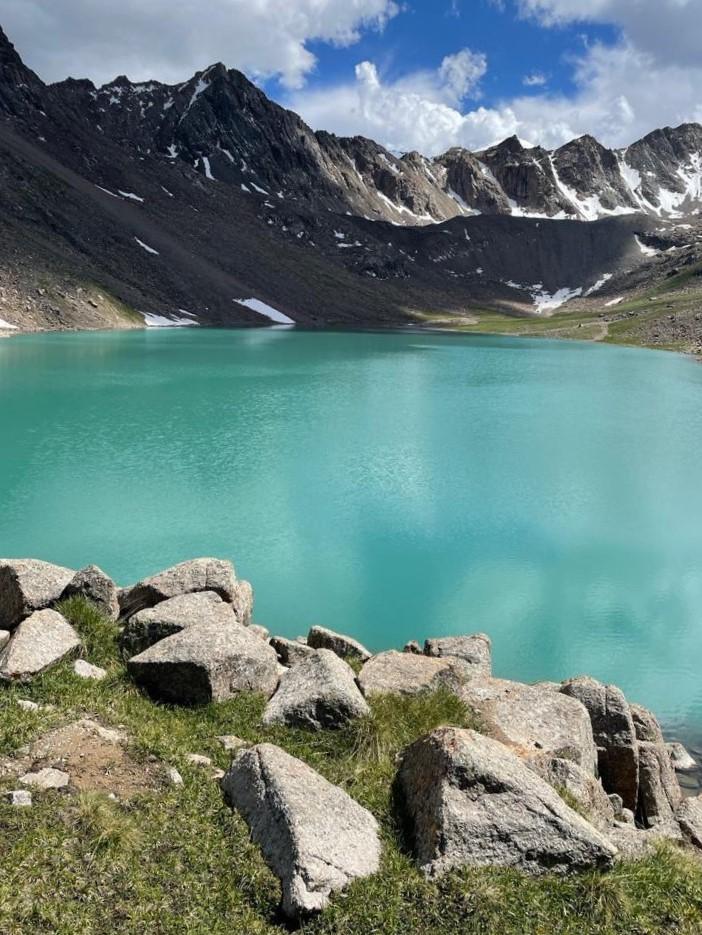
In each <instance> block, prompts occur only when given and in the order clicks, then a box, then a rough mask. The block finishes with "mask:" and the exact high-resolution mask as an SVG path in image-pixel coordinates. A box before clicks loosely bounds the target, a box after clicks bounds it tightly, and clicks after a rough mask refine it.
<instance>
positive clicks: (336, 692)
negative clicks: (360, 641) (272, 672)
mask: <svg viewBox="0 0 702 935" xmlns="http://www.w3.org/2000/svg"><path fill="white" fill-rule="evenodd" d="M367 714H370V708H369V707H368V703H367V702H366V700H365V698H364V697H363V695H362V694H361V692H360V691H359V690H358V686H357V685H356V679H355V676H354V673H353V669H351V667H350V666H349V665H347V663H345V662H344V660H343V659H340V658H339V657H338V656H337V655H336V654H335V653H333V652H332V651H331V650H329V649H318V650H315V651H312V654H311V655H310V656H307V657H306V658H304V659H302V660H300V662H298V663H297V664H296V665H294V666H293V667H292V668H291V669H288V670H287V671H285V672H284V673H283V675H282V676H281V678H280V683H279V685H278V690H277V691H276V693H275V694H274V695H273V697H272V698H271V700H270V701H269V702H268V706H267V707H266V710H265V711H264V713H263V723H264V724H287V725H289V726H291V727H307V728H309V729H311V730H325V729H327V730H328V729H332V730H333V729H337V728H340V727H344V726H345V725H346V724H348V722H349V721H351V720H353V719H354V718H358V717H363V716H364V715H367Z"/></svg>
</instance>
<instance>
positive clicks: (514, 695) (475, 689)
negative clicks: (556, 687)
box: [460, 678, 597, 776]
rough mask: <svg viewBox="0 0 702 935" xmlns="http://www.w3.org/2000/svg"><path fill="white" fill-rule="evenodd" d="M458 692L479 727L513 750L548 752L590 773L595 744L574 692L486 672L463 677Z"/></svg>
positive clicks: (527, 754)
mask: <svg viewBox="0 0 702 935" xmlns="http://www.w3.org/2000/svg"><path fill="white" fill-rule="evenodd" d="M460 697H461V700H462V701H464V702H465V704H466V705H467V706H468V707H469V708H470V709H471V710H472V711H474V712H475V713H476V714H477V716H478V717H479V719H480V722H481V724H482V726H483V728H484V731H485V732H486V733H488V734H489V735H490V736H491V737H494V738H495V740H499V741H501V742H502V743H504V744H506V745H507V746H508V747H510V748H511V749H512V750H514V752H515V753H517V754H518V755H519V756H522V757H530V756H541V755H543V754H550V755H551V756H556V757H561V758H564V759H568V760H572V761H573V762H574V763H577V764H578V765H579V766H581V767H582V768H583V769H584V770H586V771H587V772H589V773H590V774H591V775H593V776H594V775H595V768H596V765H597V750H596V748H595V743H594V740H593V736H592V726H591V723H590V716H589V714H588V712H587V710H586V709H585V707H584V706H583V705H582V704H580V702H579V701H577V700H575V699H574V698H568V697H567V696H565V695H561V694H559V693H558V692H554V691H552V690H551V689H549V688H543V687H541V686H538V685H524V684H522V683H521V682H510V681H507V680H505V679H492V678H487V679H486V678H481V679H474V680H473V681H470V682H468V683H467V684H466V685H465V686H464V687H463V688H462V689H461V691H460Z"/></svg>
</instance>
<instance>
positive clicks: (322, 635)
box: [307, 627, 371, 662]
mask: <svg viewBox="0 0 702 935" xmlns="http://www.w3.org/2000/svg"><path fill="white" fill-rule="evenodd" d="M307 645H308V646H311V647H312V649H330V650H331V651H332V652H333V653H336V655H337V656H341V658H342V659H348V658H354V657H355V658H356V659H360V660H361V662H366V661H367V660H368V659H370V657H371V652H370V651H369V650H367V649H366V647H365V646H364V645H363V644H362V643H359V642H358V640H354V639H352V638H351V637H350V636H344V634H343V633H335V632H334V630H327V629H326V627H312V629H311V630H310V632H309V633H308V634H307Z"/></svg>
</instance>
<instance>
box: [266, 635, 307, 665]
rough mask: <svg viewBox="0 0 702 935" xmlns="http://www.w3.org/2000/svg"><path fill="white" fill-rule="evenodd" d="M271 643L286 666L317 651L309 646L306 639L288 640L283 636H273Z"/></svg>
mask: <svg viewBox="0 0 702 935" xmlns="http://www.w3.org/2000/svg"><path fill="white" fill-rule="evenodd" d="M270 643H271V646H272V647H273V649H274V650H275V651H276V653H277V654H278V659H279V660H280V662H281V663H282V665H284V666H294V665H295V663H297V662H301V661H302V660H303V659H306V658H307V657H308V656H311V655H312V654H313V653H314V652H315V651H316V650H314V649H312V647H311V646H308V645H307V642H306V641H304V642H301V641H300V640H288V639H285V637H283V636H274V637H272V638H271V641H270Z"/></svg>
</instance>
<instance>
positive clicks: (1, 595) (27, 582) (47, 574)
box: [0, 558, 74, 630]
mask: <svg viewBox="0 0 702 935" xmlns="http://www.w3.org/2000/svg"><path fill="white" fill-rule="evenodd" d="M73 575H74V572H73V571H71V569H70V568H63V567H62V566H61V565H52V564H51V563H50V562H41V561H39V560H37V559H33V558H26V559H13V558H4V559H0V630H14V628H15V627H16V626H18V624H20V623H21V622H22V620H24V619H25V618H27V617H29V616H30V615H31V614H33V613H34V611H36V610H44V609H45V608H47V607H50V606H51V604H55V603H56V601H58V600H59V598H60V597H61V595H62V594H63V590H64V588H65V587H66V585H67V584H68V583H69V581H70V580H71V579H72V578H73Z"/></svg>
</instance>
